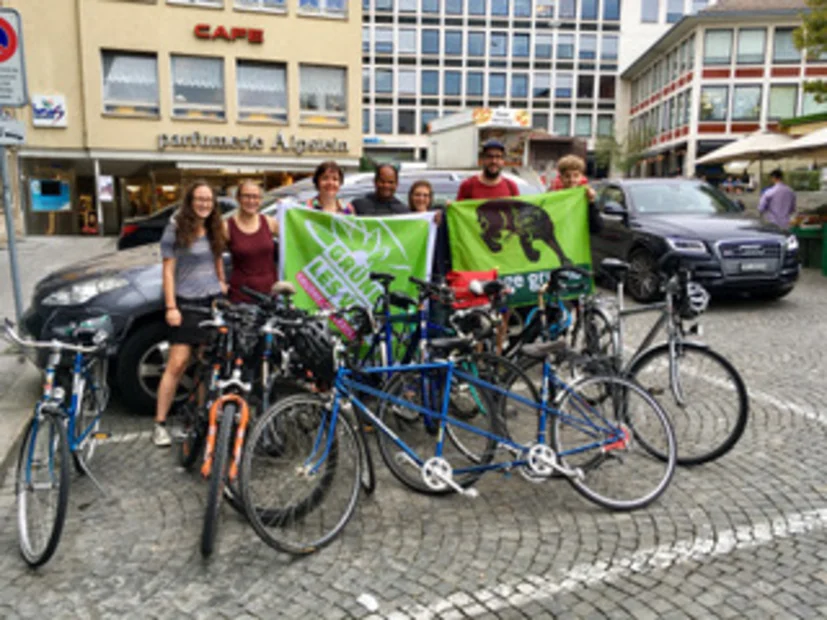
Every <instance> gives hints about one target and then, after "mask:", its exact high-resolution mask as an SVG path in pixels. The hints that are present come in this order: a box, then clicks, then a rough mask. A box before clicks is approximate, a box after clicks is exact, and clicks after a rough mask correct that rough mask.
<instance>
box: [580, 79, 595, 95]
mask: <svg viewBox="0 0 827 620" xmlns="http://www.w3.org/2000/svg"><path fill="white" fill-rule="evenodd" d="M577 98H578V99H594V76H593V75H583V74H580V75H578V76H577Z"/></svg>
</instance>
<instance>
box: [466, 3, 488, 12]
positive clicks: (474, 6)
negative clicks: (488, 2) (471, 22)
mask: <svg viewBox="0 0 827 620" xmlns="http://www.w3.org/2000/svg"><path fill="white" fill-rule="evenodd" d="M468 14H469V15H485V0H468Z"/></svg>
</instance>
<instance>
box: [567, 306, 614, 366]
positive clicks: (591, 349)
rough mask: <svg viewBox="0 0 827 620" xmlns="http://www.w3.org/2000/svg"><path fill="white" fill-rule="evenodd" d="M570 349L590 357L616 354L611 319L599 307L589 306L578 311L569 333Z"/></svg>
mask: <svg viewBox="0 0 827 620" xmlns="http://www.w3.org/2000/svg"><path fill="white" fill-rule="evenodd" d="M571 349H572V351H575V352H576V353H582V354H585V355H589V356H592V357H613V356H614V355H616V354H617V339H616V337H615V333H614V329H613V325H612V319H611V318H610V317H609V314H608V313H607V312H606V311H605V310H604V309H603V308H600V307H589V308H588V310H584V311H583V312H581V313H580V315H579V316H578V318H577V320H576V321H575V323H574V328H573V329H572V334H571Z"/></svg>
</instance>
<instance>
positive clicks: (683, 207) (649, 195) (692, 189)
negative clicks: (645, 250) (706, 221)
mask: <svg viewBox="0 0 827 620" xmlns="http://www.w3.org/2000/svg"><path fill="white" fill-rule="evenodd" d="M628 189H629V193H630V194H631V197H632V202H633V203H634V207H635V210H636V211H637V212H638V213H642V214H650V215H660V214H676V215H678V214H682V213H696V214H698V213H700V214H704V213H707V214H710V215H711V214H714V213H733V212H737V211H738V210H739V209H738V207H736V206H735V205H734V204H733V203H732V202H730V201H729V200H728V199H727V198H726V197H725V196H724V195H723V194H721V193H720V192H718V191H717V190H716V189H714V188H713V187H711V186H709V185H704V184H701V183H692V182H686V183H645V184H644V183H641V184H639V185H638V184H630V185H629V188H628Z"/></svg>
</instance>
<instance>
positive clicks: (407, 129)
mask: <svg viewBox="0 0 827 620" xmlns="http://www.w3.org/2000/svg"><path fill="white" fill-rule="evenodd" d="M397 121H398V123H399V128H398V132H399V133H400V134H402V135H403V136H412V135H414V134H415V133H416V111H414V110H399V117H398V118H397Z"/></svg>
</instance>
